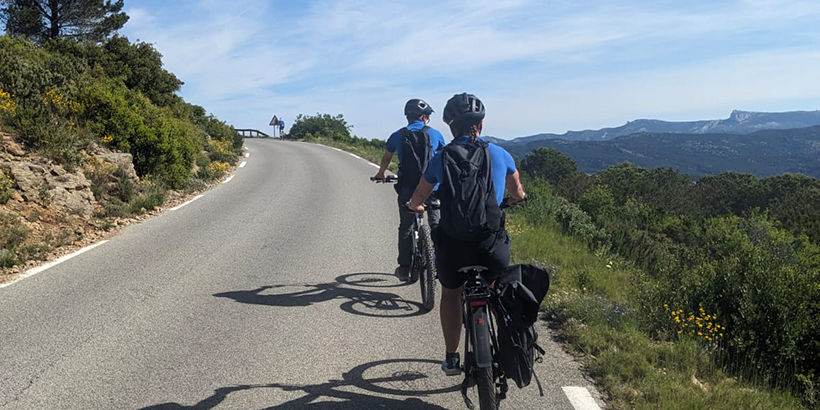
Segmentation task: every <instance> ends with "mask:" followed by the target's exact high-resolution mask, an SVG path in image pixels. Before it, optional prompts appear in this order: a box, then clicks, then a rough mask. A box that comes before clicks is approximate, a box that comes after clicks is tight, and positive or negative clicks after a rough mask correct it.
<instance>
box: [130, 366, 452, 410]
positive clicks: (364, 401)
mask: <svg viewBox="0 0 820 410" xmlns="http://www.w3.org/2000/svg"><path fill="white" fill-rule="evenodd" d="M438 364H439V363H438V362H436V361H433V360H424V359H395V360H381V361H376V362H371V363H365V364H363V365H360V366H357V367H356V368H354V369H352V370H350V371H349V372H346V373H344V374H343V375H342V379H341V380H330V381H328V382H327V383H322V384H315V385H301V386H300V385H286V384H280V383H269V384H257V385H239V386H233V387H222V388H219V389H216V390H215V391H214V394H212V395H211V396H209V397H207V398H205V399H203V400H201V401H200V402H198V403H196V404H193V405H191V406H185V405H182V404H179V403H163V404H157V405H152V406H148V407H143V408H141V409H139V410H212V409H215V408H216V407H217V406H219V405H220V404H221V403H223V402H224V401H225V400H226V399H227V398H228V397H229V396H230V395H231V394H232V393H237V392H240V391H246V390H254V389H279V390H282V391H302V392H304V393H305V395H304V396H302V397H299V398H297V399H293V400H290V401H287V402H285V403H281V404H277V405H274V406H270V407H265V408H263V409H259V410H290V409H313V410H342V409H376V408H382V409H397V410H444V407H441V406H438V405H435V404H430V403H426V402H424V401H423V400H421V399H420V398H419V397H429V396H434V395H438V394H446V393H452V392H456V391H458V389H459V386H458V385H453V386H444V387H439V386H435V387H430V384H431V383H435V380H431V378H430V377H429V374H430V372H431V371H433V372H434V371H437V370H438ZM380 366H385V369H381V370H382V371H381V372H379V371H378V370H379V367H380ZM397 367H398V368H401V369H402V370H400V371H396V370H395V369H396V368H397ZM373 369H377V370H375V371H374V370H373ZM365 372H367V373H368V374H370V373H372V372H376V373H380V374H384V373H386V375H378V376H376V377H374V378H368V379H366V378H365V377H364V375H365ZM351 387H354V388H357V389H359V390H362V391H364V392H361V393H360V392H356V391H351V389H350V388H351ZM340 388H344V389H340ZM365 392H373V393H381V394H388V395H393V396H403V397H401V398H391V397H383V396H375V395H372V394H368V393H365ZM328 399H333V400H332V401H328Z"/></svg>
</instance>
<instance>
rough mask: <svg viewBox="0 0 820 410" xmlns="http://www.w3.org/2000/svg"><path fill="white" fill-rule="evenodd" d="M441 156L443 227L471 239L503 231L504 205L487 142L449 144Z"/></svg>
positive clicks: (454, 236) (440, 194)
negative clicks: (502, 211)
mask: <svg viewBox="0 0 820 410" xmlns="http://www.w3.org/2000/svg"><path fill="white" fill-rule="evenodd" d="M441 160H442V161H443V164H442V171H443V172H442V174H443V178H442V180H441V181H440V182H441V185H440V186H439V190H438V194H439V199H440V200H441V222H440V225H439V227H440V228H441V230H442V231H443V232H444V233H446V234H447V235H448V236H450V237H453V238H455V239H458V240H462V241H468V242H480V241H483V240H484V239H486V238H487V237H489V236H490V235H493V234H495V233H497V232H499V231H500V230H501V228H502V226H501V225H502V222H501V220H502V217H501V208H500V207H499V206H498V200H497V199H496V197H495V188H494V187H493V178H492V166H491V164H490V150H489V148H488V145H487V143H486V142H484V141H476V143H475V144H456V143H450V144H447V146H445V147H444V150H443V151H442V153H441ZM502 189H503V187H502Z"/></svg>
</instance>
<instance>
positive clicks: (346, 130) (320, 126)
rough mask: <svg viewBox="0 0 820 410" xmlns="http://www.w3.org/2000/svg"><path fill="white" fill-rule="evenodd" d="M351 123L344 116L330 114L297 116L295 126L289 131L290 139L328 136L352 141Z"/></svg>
mask: <svg viewBox="0 0 820 410" xmlns="http://www.w3.org/2000/svg"><path fill="white" fill-rule="evenodd" d="M350 128H351V127H350V125H348V124H347V121H345V119H344V116H343V115H342V114H339V115H337V116H335V117H333V116H331V115H330V114H318V113H317V114H316V115H315V116H310V115H302V114H299V115H297V116H296V120H295V121H294V122H293V126H292V127H291V128H290V132H289V133H288V138H289V139H296V140H301V139H310V137H327V138H330V139H333V140H337V141H341V142H351V137H350Z"/></svg>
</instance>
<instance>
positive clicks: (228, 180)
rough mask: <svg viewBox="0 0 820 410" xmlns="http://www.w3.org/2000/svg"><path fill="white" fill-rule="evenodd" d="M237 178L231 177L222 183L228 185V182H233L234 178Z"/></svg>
mask: <svg viewBox="0 0 820 410" xmlns="http://www.w3.org/2000/svg"><path fill="white" fill-rule="evenodd" d="M235 176H236V175H231V176H229V177H228V179H226V180H224V181H222V183H223V184H227V183H228V182H231V180H232V179H233V177H235Z"/></svg>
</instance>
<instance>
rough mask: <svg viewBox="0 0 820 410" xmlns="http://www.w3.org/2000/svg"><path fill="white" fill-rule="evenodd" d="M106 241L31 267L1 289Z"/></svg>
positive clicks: (1, 286)
mask: <svg viewBox="0 0 820 410" xmlns="http://www.w3.org/2000/svg"><path fill="white" fill-rule="evenodd" d="M106 242H108V241H107V240H105V241H100V242H97V243H95V244H93V245H89V246H86V247H85V248H82V249H80V250H79V251H77V252H74V253H71V254H68V255H65V256H62V257H60V258H58V259H56V260H54V261H52V262H49V263H46V264H45V265H41V266H38V267H36V268H31V269H29V270H27V271H26V273H24V274H22V275H20V276H18V277H17V278H16V279H14V280H12V281H11V282H8V283H4V284H2V285H0V289H2V288H5V287H6V286H11V285H13V284H15V283H17V282H19V281H21V280H23V279H25V278H30V277H32V276H34V275H36V274H38V273H40V272H42V271H44V270H46V269H48V268H51V267H54V266H56V265H59V264H61V263H63V262H65V261H67V260H69V259H71V258H73V257H75V256H78V255H80V254H83V253H86V252H88V251H90V250H92V249H94V248H96V247H98V246H100V245H102V244H104V243H106Z"/></svg>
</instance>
